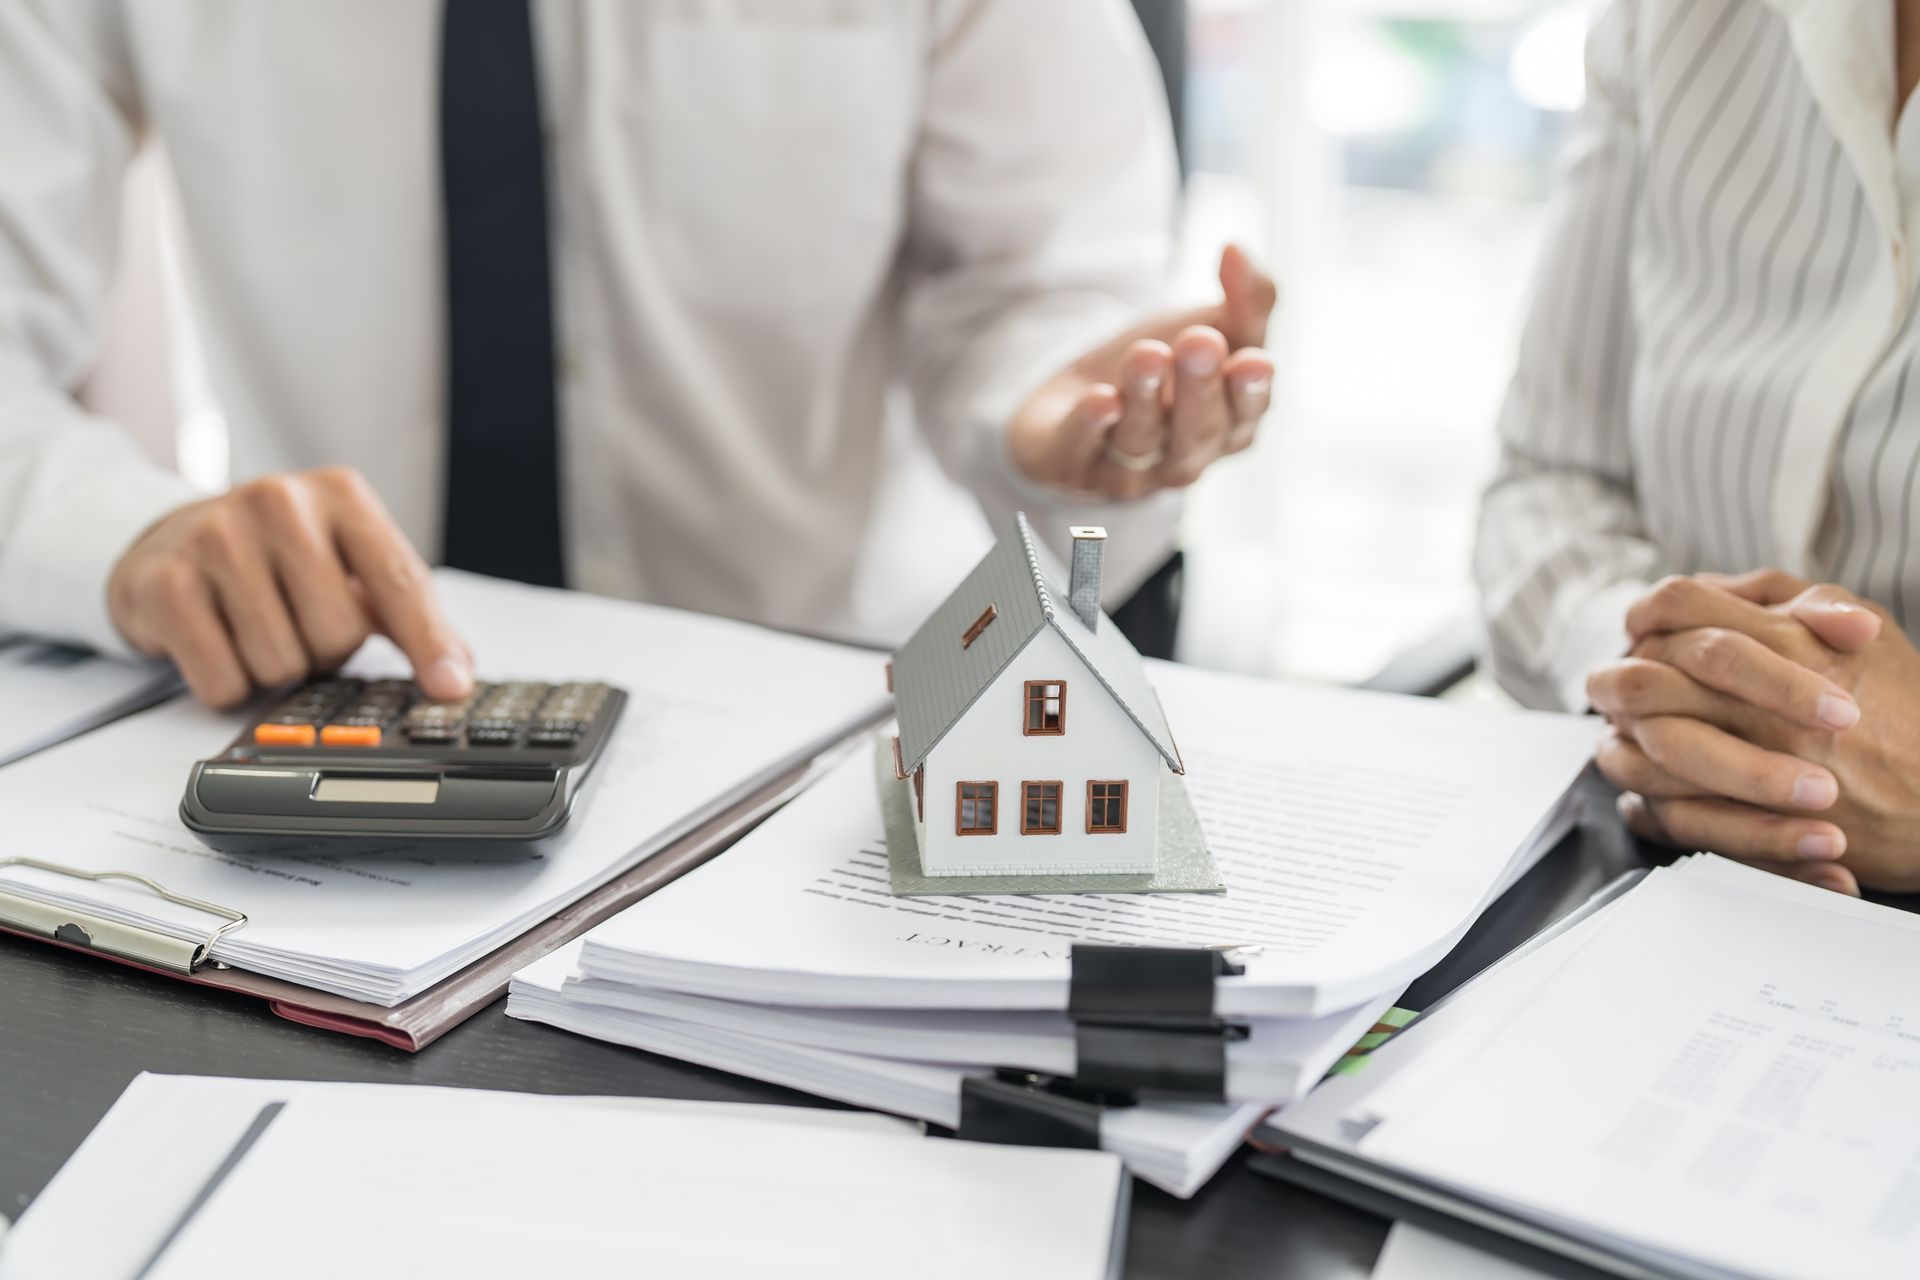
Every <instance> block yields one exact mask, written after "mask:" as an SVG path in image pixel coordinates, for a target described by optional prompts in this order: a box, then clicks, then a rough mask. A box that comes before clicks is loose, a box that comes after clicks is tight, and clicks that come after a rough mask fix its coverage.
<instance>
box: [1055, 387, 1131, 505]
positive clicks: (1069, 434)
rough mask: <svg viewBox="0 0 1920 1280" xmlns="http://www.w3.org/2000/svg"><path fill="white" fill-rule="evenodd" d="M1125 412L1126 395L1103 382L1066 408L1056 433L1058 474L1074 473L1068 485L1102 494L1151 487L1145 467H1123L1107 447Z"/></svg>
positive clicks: (1124, 493)
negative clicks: (1136, 468)
mask: <svg viewBox="0 0 1920 1280" xmlns="http://www.w3.org/2000/svg"><path fill="white" fill-rule="evenodd" d="M1125 414H1126V404H1125V398H1124V397H1123V396H1121V394H1120V391H1119V389H1118V388H1116V387H1114V386H1112V385H1110V384H1108V383H1104V382H1100V383H1095V384H1094V385H1093V386H1091V387H1088V388H1086V389H1085V390H1084V391H1082V392H1081V393H1080V396H1079V398H1078V399H1077V400H1075V401H1074V403H1073V407H1072V408H1071V409H1069V410H1067V416H1066V418H1065V419H1064V420H1063V421H1062V422H1061V424H1060V430H1059V432H1058V433H1057V447H1058V449H1059V456H1058V466H1059V467H1060V471H1059V473H1058V474H1061V475H1065V476H1071V477H1073V479H1072V482H1071V484H1070V487H1071V488H1075V489H1079V490H1082V491H1085V492H1089V493H1093V494H1096V495H1098V496H1100V497H1103V498H1132V497H1137V496H1138V495H1139V494H1141V493H1143V492H1145V491H1146V490H1147V489H1148V488H1149V487H1151V485H1152V483H1153V481H1152V477H1151V476H1150V475H1149V473H1148V470H1130V469H1128V468H1126V467H1122V466H1120V465H1118V464H1116V463H1115V462H1113V461H1112V455H1111V454H1110V453H1109V452H1108V451H1107V450H1108V445H1109V444H1110V443H1111V441H1112V439H1113V432H1114V430H1115V428H1116V427H1118V426H1119V424H1120V420H1121V418H1122V417H1124V416H1125Z"/></svg>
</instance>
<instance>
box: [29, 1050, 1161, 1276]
mask: <svg viewBox="0 0 1920 1280" xmlns="http://www.w3.org/2000/svg"><path fill="white" fill-rule="evenodd" d="M1126 1210H1127V1183H1126V1180H1125V1179H1124V1178H1123V1177H1122V1175H1121V1169H1120V1164H1119V1162H1118V1161H1117V1160H1115V1159H1114V1158H1113V1157H1112V1156H1109V1155H1104V1154H1102V1153H1100V1152H1093V1151H1032V1150H1022V1149H1016V1148H1009V1147H985V1146H979V1145H976V1144H973V1143H960V1142H942V1141H938V1140H934V1139H929V1138H925V1137H922V1136H921V1135H920V1134H919V1133H918V1132H917V1131H916V1130H915V1129H913V1128H911V1127H909V1126H905V1125H902V1124H899V1123H898V1122H894V1121H885V1120H879V1119H878V1118H877V1117H871V1116H860V1115H848V1114H844V1113H827V1112H820V1111H812V1110H805V1109H798V1108H789V1107H742V1106H728V1105H724V1104H714V1103H688V1102H657V1101H642V1100H636V1099H617V1098H551V1097H537V1096H529V1095H524V1094H505V1093H484V1092H479V1091H475V1090H465V1089H425V1088H402V1087H395V1086H389V1085H353V1084H310V1083H299V1082H292V1081H271V1080H213V1079H205V1078H198V1077H169V1076H142V1077H140V1078H139V1079H137V1080H135V1081H134V1082H133V1084H132V1085H130V1086H129V1087H128V1089H127V1092H126V1093H125V1094H124V1095H122V1097H121V1099H120V1101H119V1102H118V1103H116V1104H115V1106H114V1108H113V1110H112V1111H110V1112H109V1113H108V1114H107V1116H106V1118H105V1119H104V1120H102V1121H101V1123H100V1125H99V1127H98V1128H97V1129H95V1131H94V1133H93V1134H92V1136H91V1137H89V1138H88V1139H87V1141H86V1143H85V1144H84V1145H83V1146H82V1147H81V1148H80V1150H79V1151H78V1152H77V1153H76V1154H75V1156H74V1158H73V1159H72V1160H71V1161H70V1162H69V1163H68V1164H67V1167H66V1168H64V1169H63V1170H61V1172H60V1174H59V1176H58V1177H56V1178H55V1179H54V1181H53V1184H52V1185H51V1186H50V1187H48V1189H47V1191H46V1192H45V1194H44V1195H42V1196H41V1198H40V1199H39V1200H38V1201H36V1202H35V1203H34V1206H33V1208H32V1210H31V1211H30V1212H29V1213H28V1214H27V1216H26V1218H25V1219H24V1220H23V1221H22V1222H21V1224H20V1227H19V1229H18V1230H17V1231H16V1232H15V1234H14V1235H13V1237H12V1238H11V1239H10V1240H9V1242H8V1247H7V1249H6V1252H5V1253H4V1254H3V1255H0V1278H5V1280H14V1278H15V1277H18V1278H19V1280H28V1278H29V1277H42V1276H54V1275H60V1276H140V1277H145V1278H147V1280H168V1278H170V1277H192V1278H194V1280H199V1278H200V1277H205V1276H221V1275H234V1274H247V1275H260V1276H274V1277H281V1278H284V1280H297V1278H298V1277H309V1276H311V1277H316V1278H318V1277H329V1278H331V1277H335V1276H343V1275H373V1274H379V1275H393V1276H437V1275H460V1276H474V1277H482V1276H501V1277H522V1276H530V1275H564V1276H594V1275H663V1276H692V1275H698V1276H705V1277H762V1276H776V1275H777V1276H820V1277H828V1276H831V1277H835V1278H836V1280H863V1278H874V1280H877V1278H879V1277H894V1276H900V1275H908V1274H911V1275H915V1276H937V1277H955V1278H958V1277H973V1276H988V1275H990V1276H1000V1277H1008V1278H1009V1280H1028V1278H1030V1280H1102V1278H1103V1277H1108V1276H1114V1275H1118V1274H1119V1271H1120V1267H1121V1263H1122V1259H1123V1254H1124V1244H1125V1231H1126V1223H1127V1213H1126ZM103 1226H106V1227H110V1229H108V1230H103V1229H102V1227H103Z"/></svg>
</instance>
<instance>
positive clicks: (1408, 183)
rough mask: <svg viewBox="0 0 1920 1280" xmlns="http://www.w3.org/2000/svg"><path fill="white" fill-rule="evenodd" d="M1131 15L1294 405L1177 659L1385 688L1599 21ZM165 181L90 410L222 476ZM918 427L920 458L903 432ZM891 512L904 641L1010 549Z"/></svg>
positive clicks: (1464, 553) (1265, 6) (876, 594)
mask: <svg viewBox="0 0 1920 1280" xmlns="http://www.w3.org/2000/svg"><path fill="white" fill-rule="evenodd" d="M1135 3H1136V7H1137V8H1138V9H1139V11H1140V13H1141V16H1142V19H1143V22H1144V24H1145V25H1146V27H1147V29H1148V32H1149V35H1150V37H1151V38H1152V39H1153V41H1154V43H1155V45H1156V52H1157V53H1159V54H1160V55H1161V57H1162V60H1163V65H1164V68H1165V71H1166V78H1167V80H1168V84H1169V87H1170V92H1171V94H1172V97H1173V102H1174V104H1175V106H1176V108H1177V115H1178V118H1179V121H1180V124H1181V135H1182V142H1183V153H1184V161H1185V166H1186V170H1187V180H1186V190H1185V198H1184V202H1183V207H1182V214H1181V232H1180V254H1179V261H1178V270H1177V278H1176V284H1177V291H1178V293H1179V295H1180V297H1181V299H1183V300H1191V301H1195V302H1199V301H1209V300H1211V298H1212V297H1213V296H1214V295H1215V294H1216V293H1217V290H1218V284H1217V282H1216V281H1215V279H1214V272H1215V269H1216V265H1217V262H1218V258H1219V252H1220V248H1221V246H1222V245H1223V244H1225V243H1226V242H1227V241H1229V240H1237V241H1239V242H1240V243H1242V244H1244V245H1246V246H1247V247H1249V248H1250V249H1252V250H1253V251H1254V252H1255V253H1256V254H1257V255H1258V256H1259V257H1260V258H1261V259H1262V260H1263V261H1264V262H1265V263H1267V264H1268V265H1269V266H1270V267H1271V268H1272V269H1273V270H1274V272H1275V274H1276V276H1277V278H1278V279H1279V281H1280V286H1281V308H1280V312H1279V314H1278V317H1277V323H1276V327H1275V330H1274V332H1273V334H1272V336H1271V343H1270V344H1271V345H1272V346H1273V348H1274V350H1275V354H1276V356H1277V357H1278V362H1279V376H1278V379H1277V386H1276V395H1275V409H1274V412H1273V415H1272V417H1271V418H1270V419H1269V421H1268V424H1267V426H1266V428H1265V430H1264V432H1263V435H1262V438H1261V440H1260V441H1259V443H1258V444H1256V445H1255V447H1254V448H1253V449H1252V450H1251V451H1250V452H1249V453H1248V454H1246V455H1245V456H1243V457H1241V458H1238V459H1236V460H1234V461H1233V462H1231V463H1230V464H1228V465H1224V466H1221V467H1217V468H1215V469H1214V470H1212V471H1210V472H1209V473H1208V475H1207V476H1206V478H1205V479H1203V480H1202V481H1201V483H1200V484H1199V485H1198V486H1196V487H1195V489H1194V490H1193V491H1192V498H1191V501H1190V503H1189V505H1188V514H1187V526H1186V547H1187V552H1188V576H1187V583H1186V595H1185V617H1184V620H1183V624H1182V633H1181V656H1182V657H1183V658H1184V659H1185V660H1187V661H1190V662H1195V663H1199V664H1202V665H1206V666H1213V667H1220V668H1225V669H1230V670H1237V671H1243V672H1248V673H1257V674H1267V675H1287V676H1296V677H1304V678H1309V679H1316V680H1328V681H1340V682H1351V681H1359V680H1364V679H1366V678H1368V677H1369V676H1371V675H1372V674H1374V673H1375V672H1376V671H1378V670H1379V669H1380V668H1381V667H1382V666H1383V665H1385V664H1386V663H1387V662H1388V661H1389V660H1390V659H1392V658H1393V657H1394V656H1395V655H1396V654H1398V653H1401V652H1403V651H1405V650H1406V649H1407V648H1408V647H1409V646H1415V645H1418V644H1419V643H1420V642H1421V641H1423V640H1425V639H1426V638H1428V637H1430V636H1432V635H1433V634H1435V633H1436V632H1438V631H1442V630H1445V629H1447V628H1449V627H1450V626H1452V625H1453V624H1456V623H1458V622H1459V621H1461V620H1463V619H1465V618H1466V617H1468V616H1470V614H1471V612H1472V594H1471V587H1470V582H1469V574H1468V564H1469V559H1468V558H1469V552H1470V548H1471V541H1472V533H1473V522H1474V514H1475V508H1476V504H1477V500H1478V494H1479V490H1480V488H1481V486H1482V485H1483V484H1484V483H1485V480H1486V478H1487V476H1488V474H1489V473H1490V470H1491V467H1492V463H1493V456H1494V448H1493V423H1494V417H1495V413H1496V411H1497V408H1498V405H1499V401H1500V397H1501V394H1502V391H1503V389H1504V386H1505V383H1506V380H1507V378H1508V376H1509V373H1510V366H1511V362H1512V356H1513V350H1514V342H1515V338H1516V336H1517V330H1518V327H1519V324H1520V321H1521V318H1522V307H1523V304H1524V299H1525V289H1526V282H1527V278H1528V274H1529V271H1530V268H1531V265H1532V261H1533V256H1534V253H1535V250H1536V246H1537V243H1538V236H1539V231H1540V228H1541V224H1542V219H1543V215H1544V201H1545V198H1546V195H1547V191H1548V188H1549V185H1550V181H1551V176H1552V172H1553V168H1554V164H1555V161H1556V157H1557V155H1558V152H1559V149H1560V146H1561V144H1562V142H1563V141H1564V139H1565V136H1566V131H1567V128H1568V126H1569V124H1570V122H1571V118H1572V113H1573V112H1574V111H1575V110H1576V109H1577V108H1578V106H1579V105H1580V99H1581V91H1582V85H1583V73H1582V62H1581V57H1582V46H1583V42H1584V38H1585V33H1586V29H1587V27H1588V25H1589V23H1590V21H1591V18H1592V11H1593V9H1594V7H1595V6H1594V2H1593V0H1135ZM155 169H156V165H155V163H154V161H153V160H152V159H151V158H147V159H144V160H143V161H142V164H141V168H140V172H139V173H138V174H137V176H136V179H135V181H134V182H133V183H132V184H131V186H130V189H129V196H128V199H129V202H130V204H131V205H132V206H133V208H132V213H133V216H132V217H130V218H129V219H128V221H127V226H128V233H127V234H128V240H127V243H126V245H125V246H124V247H123V257H122V261H123V264H124V266H125V270H123V271H122V273H121V284H120V286H119V288H120V292H121V295H122V296H121V297H120V298H118V299H117V300H116V305H115V307H114V308H113V316H114V319H113V322H112V327H111V330H110V332H109V334H108V339H107V352H106V353H105V354H104V355H103V358H102V360H101V362H100V368H101V374H100V376H99V377H98V378H97V379H96V382H95V385H94V386H92V387H91V388H89V391H88V399H89V401H90V402H91V403H93V404H94V405H95V406H96V407H97V408H99V409H101V410H102V411H104V412H108V413H110V414H113V415H115V416H118V417H120V418H121V419H122V420H124V421H129V422H131V423H133V424H134V425H135V426H136V428H137V429H138V430H139V431H140V432H141V434H142V435H143V437H144V438H145V439H147V440H148V442H149V443H150V446H151V447H152V449H153V451H154V452H155V453H156V455H159V456H162V457H177V459H178V461H179V464H180V465H181V467H182V469H183V470H185V471H186V472H187V473H188V474H189V475H190V476H192V477H193V478H195V479H197V480H200V481H202V482H203V483H206V484H209V485H213V484H219V483H221V482H223V480H224V471H225V424H224V422H223V420H222V419H221V416H220V412H219V407H218V405H217V403H216V402H215V401H214V399H213V397H212V396H211V395H210V394H209V393H208V391H207V388H206V386H205V379H204V375H203V374H202V373H201V371H200V361H199V359H198V353H197V352H196V351H195V350H194V338H193V333H192V326H191V323H190V320H189V318H188V316H187V309H186V306H185V304H184V302H183V301H182V298H183V297H184V293H183V291H182V288H181V282H182V280H183V278H184V271H185V266H184V264H183V263H182V261H181V255H180V250H179V249H178V248H177V247H176V241H175V240H174V239H173V238H172V237H170V236H168V235H166V234H165V229H166V226H167V222H168V210H167V208H166V204H167V201H166V199H165V198H164V196H163V194H162V192H163V191H164V183H163V182H161V181H158V180H156V173H155ZM156 232H157V233H156ZM156 319H158V320H160V321H163V322H164V323H163V324H161V325H159V326H158V327H161V328H164V331H165V333H164V336H163V337H162V336H156V334H155V328H156ZM169 386H170V389H171V391H170V395H169V394H168V393H167V392H166V391H159V392H156V388H157V387H158V388H165V387H169ZM895 436H896V438H895V441H894V445H893V447H895V448H896V449H902V450H906V451H909V452H912V451H915V450H916V449H917V446H916V445H914V444H913V442H912V434H911V429H910V427H907V426H905V425H904V423H903V424H900V426H899V428H898V429H897V430H896V432H895ZM887 505H888V506H889V507H890V508H891V509H892V513H891V515H890V516H889V515H886V514H883V516H882V519H881V521H880V527H881V529H882V532H881V534H880V536H878V537H877V538H876V539H875V545H874V547H873V548H872V549H871V551H870V553H869V557H868V559H869V563H868V564H867V566H866V574H865V579H864V580H865V582H866V583H867V584H868V585H867V587H866V588H865V592H864V597H865V598H864V599H863V600H862V601H861V602H860V603H861V609H862V617H863V620H864V625H863V627H862V630H863V632H864V634H865V635H866V636H867V637H868V638H871V639H876V640H881V641H890V640H896V639H898V638H900V636H902V635H904V634H905V633H906V631H908V630H910V629H911V627H912V626H913V625H914V623H915V622H917V621H918V616H919V613H920V611H921V609H920V606H921V599H920V597H921V595H924V594H925V592H920V593H919V594H916V593H915V592H914V591H912V590H909V589H908V584H910V583H912V582H913V581H914V580H916V579H918V580H922V581H924V580H927V579H932V578H939V579H942V582H941V583H940V584H937V585H939V586H940V591H941V592H943V591H944V583H945V581H949V580H951V578H953V577H957V576H958V575H959V574H961V573H964V571H965V568H966V567H967V566H968V565H969V564H971V562H972V560H973V559H974V558H975V557H977V555H978V554H979V552H980V550H981V549H982V548H983V547H984V546H985V545H986V542H987V540H988V533H987V531H986V529H985V528H984V527H983V525H982V524H981V522H980V521H979V519H978V517H977V515H975V514H974V512H973V508H972V506H971V502H970V500H969V499H967V498H965V497H964V495H961V494H959V493H958V492H957V491H956V490H953V489H952V488H951V486H947V485H946V484H945V483H944V481H943V480H942V479H941V478H940V477H939V476H938V475H937V474H936V473H935V472H934V471H933V469H932V467H931V465H930V464H929V465H923V466H921V467H920V468H919V470H918V472H916V473H915V478H914V479H913V480H912V482H911V483H907V484H903V485H900V486H898V487H897V488H896V490H895V491H894V492H891V493H889V494H888V495H887ZM936 513H937V514H936ZM930 519H938V520H940V521H942V522H943V524H942V526H941V527H943V528H945V529H947V530H950V531H951V534H950V536H949V537H948V538H947V539H946V540H945V542H946V544H947V545H945V546H943V547H942V549H941V555H942V557H943V559H942V561H941V562H940V563H938V564H929V562H928V561H927V560H926V558H925V556H926V549H927V544H926V541H925V540H924V539H919V538H916V539H905V538H899V537H895V536H891V535H890V534H889V533H888V532H887V530H889V529H893V530H895V531H897V530H898V529H900V528H902V527H905V523H906V522H908V521H912V522H914V523H915V524H917V525H918V526H919V527H921V528H924V527H926V525H927V522H928V521H929V520H930ZM937 595H938V593H936V594H935V597H934V598H937ZM896 632H897V633H899V634H898V635H896V634H894V633H896Z"/></svg>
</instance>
